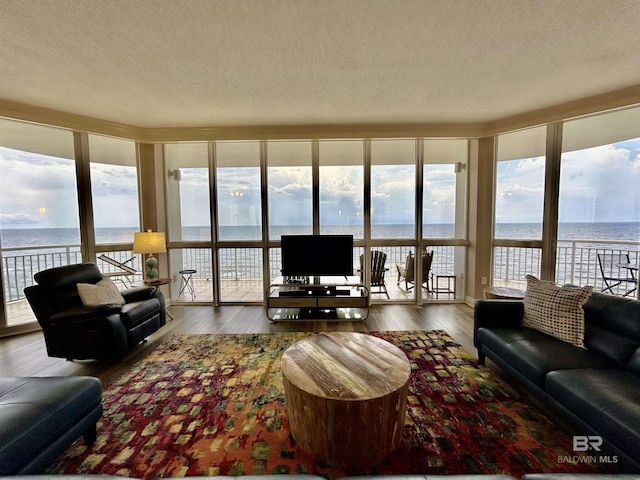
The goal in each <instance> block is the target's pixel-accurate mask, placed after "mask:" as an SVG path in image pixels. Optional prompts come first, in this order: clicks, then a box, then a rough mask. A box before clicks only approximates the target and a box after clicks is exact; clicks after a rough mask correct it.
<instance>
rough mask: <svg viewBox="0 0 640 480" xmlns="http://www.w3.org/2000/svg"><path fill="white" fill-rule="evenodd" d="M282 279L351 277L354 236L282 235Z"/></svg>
mask: <svg viewBox="0 0 640 480" xmlns="http://www.w3.org/2000/svg"><path fill="white" fill-rule="evenodd" d="M281 245H282V275H284V276H286V277H290V276H291V277H293V276H320V275H325V276H331V275H353V235H283V236H282V238H281Z"/></svg>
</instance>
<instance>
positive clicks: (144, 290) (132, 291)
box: [120, 285, 157, 303]
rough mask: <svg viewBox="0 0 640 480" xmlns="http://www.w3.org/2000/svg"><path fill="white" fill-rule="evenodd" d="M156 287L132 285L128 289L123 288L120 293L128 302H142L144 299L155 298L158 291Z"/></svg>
mask: <svg viewBox="0 0 640 480" xmlns="http://www.w3.org/2000/svg"><path fill="white" fill-rule="evenodd" d="M156 290H157V288H156V287H148V286H146V285H141V286H139V287H131V288H127V289H126V290H122V291H121V292H120V294H121V295H122V296H123V297H124V301H125V302H126V303H133V302H141V301H142V300H149V299H150V298H153V296H154V294H155V293H156Z"/></svg>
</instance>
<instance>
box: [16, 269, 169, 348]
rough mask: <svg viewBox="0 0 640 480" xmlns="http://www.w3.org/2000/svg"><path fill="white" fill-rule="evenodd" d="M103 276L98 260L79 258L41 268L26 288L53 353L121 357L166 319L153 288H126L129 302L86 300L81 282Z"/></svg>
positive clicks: (160, 325)
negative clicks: (87, 302) (94, 302)
mask: <svg viewBox="0 0 640 480" xmlns="http://www.w3.org/2000/svg"><path fill="white" fill-rule="evenodd" d="M102 278H103V276H102V274H101V273H100V270H98V267H97V266H96V265H95V264H94V263H80V264H76V265H66V266H62V267H55V268H50V269H48V270H43V271H41V272H38V273H36V274H35V275H34V280H35V281H36V283H37V285H33V286H29V287H27V288H25V289H24V293H25V295H26V297H27V300H28V301H29V304H30V305H31V308H32V309H33V312H34V314H35V316H36V319H37V320H38V323H39V324H40V326H41V327H42V330H43V332H44V338H45V342H46V345H47V353H48V355H49V356H50V357H61V358H66V359H69V360H72V359H78V360H81V359H115V358H119V357H122V356H123V355H124V354H125V353H127V352H128V351H129V350H131V349H132V348H133V347H135V346H136V345H137V344H138V343H140V342H141V341H143V340H144V339H145V338H146V337H148V336H149V335H151V334H152V333H154V332H155V331H157V330H158V329H159V328H160V327H162V326H163V325H164V324H165V323H166V310H165V303H164V297H163V295H162V293H161V292H160V291H159V290H158V289H156V288H154V287H148V286H140V287H133V288H130V289H127V290H123V291H121V292H120V293H121V294H122V296H123V297H124V299H125V304H124V305H118V304H98V305H84V304H83V303H82V299H81V298H80V295H79V293H78V289H77V284H78V283H91V284H96V283H98V282H99V281H100V280H102Z"/></svg>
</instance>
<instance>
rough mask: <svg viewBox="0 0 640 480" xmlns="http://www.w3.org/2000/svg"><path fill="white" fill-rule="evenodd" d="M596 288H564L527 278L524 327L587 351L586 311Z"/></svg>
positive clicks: (530, 277) (528, 276)
mask: <svg viewBox="0 0 640 480" xmlns="http://www.w3.org/2000/svg"><path fill="white" fill-rule="evenodd" d="M592 290H593V287H576V286H572V285H565V286H562V287H559V286H558V285H556V284H555V283H553V282H549V281H545V280H538V279H537V278H536V277H534V276H532V275H527V291H526V292H525V295H524V317H523V319H522V324H523V325H524V326H526V327H529V328H533V329H535V330H538V331H540V332H543V333H546V334H547V335H551V336H552V337H555V338H557V339H559V340H562V341H564V342H567V343H570V344H572V345H575V346H576V347H581V348H584V310H583V309H582V305H583V304H584V303H585V302H586V301H587V299H588V298H589V295H591V291H592Z"/></svg>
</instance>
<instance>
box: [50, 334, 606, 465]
mask: <svg viewBox="0 0 640 480" xmlns="http://www.w3.org/2000/svg"><path fill="white" fill-rule="evenodd" d="M370 334H371V335H375V336H377V337H380V338H383V339H385V340H387V341H389V342H391V343H393V344H395V345H396V346H398V347H399V348H400V349H402V350H403V351H404V352H405V353H406V355H407V357H408V358H409V360H410V361H411V364H412V375H411V380H410V384H409V399H408V406H407V418H406V423H405V426H404V432H403V439H402V442H401V445H400V447H399V448H398V449H397V450H396V451H395V452H394V453H392V454H391V456H390V457H389V458H388V459H387V460H385V461H384V462H383V463H381V464H379V465H376V466H372V467H371V468H368V469H366V470H363V471H344V470H340V469H336V468H332V467H328V466H326V465H322V464H319V463H318V462H315V461H314V460H313V459H312V458H311V457H310V456H308V455H307V454H305V453H304V452H303V451H301V450H300V449H299V448H298V447H297V446H296V444H295V442H294V440H293V439H292V438H291V436H290V434H289V427H288V423H287V413H286V404H285V396H284V389H283V385H282V377H281V371H280V357H281V356H282V354H283V352H284V351H285V350H286V348H287V347H288V346H289V345H291V344H292V343H294V342H296V341H298V340H300V339H302V338H304V337H306V336H308V335H310V333H279V334H247V335H172V336H171V337H170V338H169V339H168V340H167V341H165V342H164V343H163V344H161V345H160V346H159V347H158V348H157V349H156V350H155V351H153V352H152V353H151V354H150V355H148V356H147V357H146V358H145V359H144V360H142V361H141V362H140V363H138V364H137V365H135V366H134V367H133V368H132V369H131V370H130V371H129V372H128V373H126V374H125V375H123V376H122V377H121V378H119V379H118V380H117V381H115V382H113V383H112V384H110V385H107V386H105V390H104V414H103V417H102V420H101V421H100V423H99V425H98V438H97V441H96V443H95V444H94V445H93V446H91V447H87V446H85V445H84V443H83V442H82V441H78V442H77V443H76V444H74V445H73V446H72V447H71V448H70V449H69V450H68V451H67V452H66V453H65V454H64V455H63V456H62V457H61V458H60V460H59V461H58V462H57V463H56V464H55V465H54V466H53V467H52V468H51V469H50V470H49V473H85V474H110V475H123V476H130V477H137V478H158V477H170V476H171V477H181V476H198V475H249V474H273V473H290V474H293V473H311V474H317V475H323V476H325V477H327V478H338V477H342V476H345V475H359V474H404V473H422V474H455V473H507V474H511V475H513V476H515V477H518V478H519V477H521V476H522V475H523V474H525V473H529V472H566V471H569V472H591V471H596V470H597V469H599V470H600V471H602V466H601V465H594V466H592V465H588V464H583V463H580V462H578V463H567V462H566V459H568V458H575V455H576V454H575V452H573V451H572V439H571V437H570V436H569V435H567V434H565V433H564V432H562V431H561V430H560V429H559V428H557V427H556V426H554V424H553V423H551V422H550V421H549V420H548V419H547V418H546V417H545V416H544V415H542V414H541V413H540V412H539V411H538V410H537V409H536V408H534V407H532V406H530V405H528V404H527V402H526V401H524V400H523V399H522V398H520V397H519V396H518V394H517V393H516V392H515V391H514V390H512V389H511V388H510V387H509V386H508V385H507V384H506V383H505V382H504V381H502V380H501V379H500V378H499V377H498V376H496V375H495V374H494V373H493V372H491V371H490V370H488V369H487V368H485V367H481V366H478V365H477V362H476V361H475V359H474V358H473V357H472V356H471V355H470V354H469V353H468V352H466V351H465V350H464V349H462V348H461V347H460V345H459V344H457V343H456V342H455V341H454V340H453V339H452V338H451V337H449V336H448V335H447V334H446V333H445V332H443V331H416V332H371V333H370ZM372 420H373V419H372Z"/></svg>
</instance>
